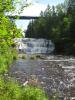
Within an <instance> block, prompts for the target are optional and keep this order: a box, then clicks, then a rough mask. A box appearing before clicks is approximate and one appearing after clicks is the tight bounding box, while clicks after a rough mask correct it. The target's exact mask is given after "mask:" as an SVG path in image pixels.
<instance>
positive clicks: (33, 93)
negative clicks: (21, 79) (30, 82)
mask: <svg viewBox="0 0 75 100" xmlns="http://www.w3.org/2000/svg"><path fill="white" fill-rule="evenodd" d="M0 100H48V98H47V96H46V95H45V93H44V92H43V91H42V90H41V89H38V88H36V87H35V88H34V87H31V86H25V87H24V86H20V85H19V84H18V83H17V82H16V81H14V80H13V79H11V78H8V79H6V80H5V79H4V77H2V76H0Z"/></svg>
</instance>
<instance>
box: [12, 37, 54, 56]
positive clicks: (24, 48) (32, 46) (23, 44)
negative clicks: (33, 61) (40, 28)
mask: <svg viewBox="0 0 75 100" xmlns="http://www.w3.org/2000/svg"><path fill="white" fill-rule="evenodd" d="M14 41H15V42H17V43H18V46H17V49H19V50H20V51H21V52H24V53H27V54H49V53H51V52H53V50H54V48H55V46H54V44H53V43H52V41H51V40H47V39H34V38H16V39H15V40H14Z"/></svg>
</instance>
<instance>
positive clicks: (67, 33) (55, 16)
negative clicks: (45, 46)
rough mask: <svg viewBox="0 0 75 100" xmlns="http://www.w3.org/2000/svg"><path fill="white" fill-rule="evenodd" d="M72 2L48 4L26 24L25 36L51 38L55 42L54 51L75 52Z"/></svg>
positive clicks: (74, 21)
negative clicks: (43, 10)
mask: <svg viewBox="0 0 75 100" xmlns="http://www.w3.org/2000/svg"><path fill="white" fill-rule="evenodd" d="M69 2H70V4H69ZM74 4H75V1H74V0H66V1H65V3H64V4H58V5H57V6H55V7H54V6H53V7H52V8H51V7H50V6H49V5H48V7H47V9H46V10H45V12H41V17H40V18H39V19H36V20H35V21H34V22H32V23H30V24H29V25H28V29H27V32H26V33H27V34H26V37H30V38H46V39H51V40H52V41H53V42H54V43H55V53H61V54H75V47H74V44H75V5H74ZM71 5H72V6H71ZM73 50H74V52H73Z"/></svg>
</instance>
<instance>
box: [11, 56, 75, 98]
mask: <svg viewBox="0 0 75 100" xmlns="http://www.w3.org/2000/svg"><path fill="white" fill-rule="evenodd" d="M9 75H10V76H12V77H14V78H15V79H16V80H18V81H19V82H20V83H21V84H22V85H24V83H25V82H27V84H29V85H33V86H37V87H39V88H42V89H43V90H44V91H45V92H46V93H47V95H48V96H49V100H50V97H51V96H52V95H57V97H58V100H75V58H74V57H68V56H61V55H60V56H54V55H51V56H46V55H45V56H43V59H34V60H31V59H21V58H19V59H18V60H17V61H16V62H14V63H13V65H12V67H11V68H10V69H9Z"/></svg>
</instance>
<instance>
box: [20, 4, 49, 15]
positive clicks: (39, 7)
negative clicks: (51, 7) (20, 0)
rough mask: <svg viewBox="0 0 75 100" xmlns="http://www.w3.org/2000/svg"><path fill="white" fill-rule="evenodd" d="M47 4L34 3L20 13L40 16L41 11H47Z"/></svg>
mask: <svg viewBox="0 0 75 100" xmlns="http://www.w3.org/2000/svg"><path fill="white" fill-rule="evenodd" d="M46 7H47V5H44V4H33V5H30V6H29V7H27V8H25V9H24V10H23V12H22V13H21V14H20V15H21V16H39V15H40V12H41V11H45V9H46Z"/></svg>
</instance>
